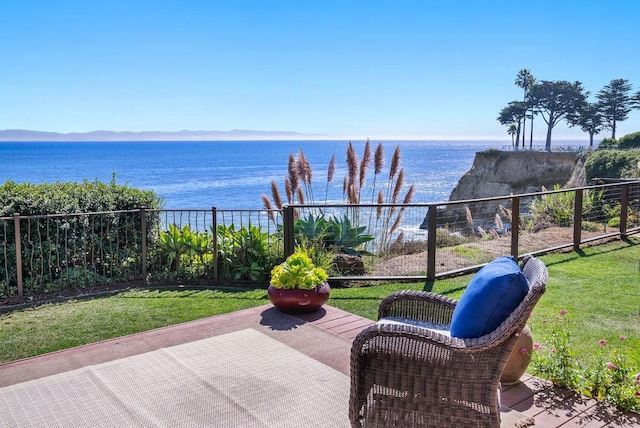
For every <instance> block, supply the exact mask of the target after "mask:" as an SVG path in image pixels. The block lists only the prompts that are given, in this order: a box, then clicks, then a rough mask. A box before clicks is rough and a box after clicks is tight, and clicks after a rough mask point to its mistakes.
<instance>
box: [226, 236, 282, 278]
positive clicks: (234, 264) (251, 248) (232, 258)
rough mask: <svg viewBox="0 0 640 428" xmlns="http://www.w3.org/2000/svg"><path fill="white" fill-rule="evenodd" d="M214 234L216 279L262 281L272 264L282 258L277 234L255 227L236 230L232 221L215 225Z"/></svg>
mask: <svg viewBox="0 0 640 428" xmlns="http://www.w3.org/2000/svg"><path fill="white" fill-rule="evenodd" d="M216 233H217V235H218V236H217V238H218V254H217V257H216V263H218V273H219V276H220V279H228V280H236V281H237V280H249V281H265V280H268V279H269V276H270V272H271V270H272V269H273V267H274V266H275V265H276V264H278V263H280V262H281V261H282V255H281V252H280V251H278V248H277V246H278V243H277V242H278V238H279V237H277V236H269V234H267V233H265V232H263V231H262V230H261V229H260V228H259V227H258V226H254V225H249V226H248V227H247V226H242V227H240V228H239V229H236V228H235V226H234V225H233V224H231V225H229V226H224V225H219V226H218V228H217V230H216ZM280 242H281V241H280Z"/></svg>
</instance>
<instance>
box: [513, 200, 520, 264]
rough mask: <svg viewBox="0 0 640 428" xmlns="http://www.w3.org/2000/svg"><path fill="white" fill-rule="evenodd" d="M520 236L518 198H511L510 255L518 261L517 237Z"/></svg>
mask: <svg viewBox="0 0 640 428" xmlns="http://www.w3.org/2000/svg"><path fill="white" fill-rule="evenodd" d="M519 236H520V197H519V196H512V197H511V255H512V256H513V257H514V258H515V259H516V260H517V259H518V254H519V252H518V245H519V242H518V237H519Z"/></svg>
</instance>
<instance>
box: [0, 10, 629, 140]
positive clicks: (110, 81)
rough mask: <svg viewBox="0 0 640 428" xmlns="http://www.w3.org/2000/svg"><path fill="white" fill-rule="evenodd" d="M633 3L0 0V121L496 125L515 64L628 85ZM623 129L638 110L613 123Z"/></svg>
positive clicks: (51, 127)
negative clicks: (616, 80) (617, 122)
mask: <svg viewBox="0 0 640 428" xmlns="http://www.w3.org/2000/svg"><path fill="white" fill-rule="evenodd" d="M638 16H640V2H637V1H635V0H627V1H619V0H613V1H609V2H604V1H588V0H582V1H557V0H555V1H546V0H541V1H536V2H524V3H523V2H512V1H509V2H506V1H449V0H441V1H430V0H415V1H411V0H394V1H391V0H388V1H378V0H368V1H348V0H337V1H334V0H317V1H316V0H288V1H276V0H254V1H250V0H225V1H222V0H208V1H205V0H162V1H161V0H157V1H145V0H125V1H121V0H110V1H92V0H82V1H71V0H56V1H52V0H41V1H38V0H20V1H14V0H0V41H1V44H0V61H1V62H0V82H1V83H0V88H1V89H0V91H1V94H0V129H31V130H40V131H55V132H65V133H66V132H87V131H93V130H114V131H179V130H183V129H189V130H222V131H227V130H231V129H253V130H265V131H280V130H282V131H296V132H301V133H312V134H316V133H317V134H326V135H329V136H333V137H346V138H365V137H370V138H372V139H378V138H380V139H384V138H425V139H434V138H452V139H460V138H462V139H475V138H505V139H508V136H507V135H506V131H505V128H504V127H503V126H502V125H500V124H499V123H498V122H497V120H496V117H497V116H498V112H499V111H500V109H501V108H502V107H504V106H505V105H506V104H507V103H508V102H509V101H512V100H516V99H520V98H521V97H522V90H521V89H520V88H518V87H516V86H515V85H514V79H515V76H516V74H517V72H518V70H520V69H521V68H528V69H530V70H531V71H532V73H533V74H534V76H535V77H536V78H537V79H540V80H569V81H575V80H579V81H581V82H582V83H583V84H584V86H585V88H586V89H588V90H589V91H591V92H592V93H595V92H597V91H598V90H600V89H601V88H602V86H603V85H605V84H607V83H608V82H609V81H611V80H612V79H617V78H624V79H628V80H629V81H630V82H631V83H632V85H633V88H634V91H637V90H638V89H640V55H638V53H637V52H638V46H640V31H638V29H637V28H638V27H637V17H638ZM537 122H538V123H537V124H536V125H535V126H534V138H538V139H542V138H544V136H545V132H546V127H545V126H543V122H542V120H541V119H538V121H537ZM636 131H640V110H635V111H633V112H632V113H631V114H630V116H629V119H628V120H627V121H625V122H622V123H620V124H619V128H618V131H617V134H618V136H621V135H624V134H626V133H630V132H636ZM603 134H604V133H603ZM603 136H606V134H605V135H600V137H603ZM562 137H573V138H575V137H577V138H582V137H584V138H585V139H586V138H587V136H586V134H584V133H582V132H581V131H579V130H577V129H568V128H566V127H565V126H558V127H556V128H555V129H554V139H560V138H562Z"/></svg>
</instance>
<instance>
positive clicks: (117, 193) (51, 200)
mask: <svg viewBox="0 0 640 428" xmlns="http://www.w3.org/2000/svg"><path fill="white" fill-rule="evenodd" d="M141 207H147V208H160V197H159V196H157V195H156V194H155V193H154V192H152V191H150V190H140V189H136V188H133V187H128V186H126V185H125V186H120V185H117V184H116V183H115V177H114V178H113V180H112V181H111V183H109V184H106V183H103V182H100V181H97V180H96V181H93V182H90V181H86V180H85V181H84V182H83V183H74V182H67V183H61V182H55V183H42V184H31V183H14V182H12V181H6V182H5V183H4V184H3V185H1V186H0V217H6V216H11V215H13V214H15V213H20V214H21V215H25V216H26V215H46V214H68V213H88V212H103V211H119V210H132V209H138V208H141Z"/></svg>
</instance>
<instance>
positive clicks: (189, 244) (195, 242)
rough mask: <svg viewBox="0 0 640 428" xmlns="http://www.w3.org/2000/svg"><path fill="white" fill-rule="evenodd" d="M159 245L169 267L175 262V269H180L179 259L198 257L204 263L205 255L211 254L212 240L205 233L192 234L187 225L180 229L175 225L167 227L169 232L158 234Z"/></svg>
mask: <svg viewBox="0 0 640 428" xmlns="http://www.w3.org/2000/svg"><path fill="white" fill-rule="evenodd" d="M160 244H161V245H162V246H163V249H164V251H165V252H166V257H167V262H168V264H169V267H170V266H171V264H172V263H173V261H174V260H175V262H176V269H177V268H179V267H180V258H181V257H183V256H184V257H186V258H187V259H191V258H193V257H196V256H197V257H198V258H199V259H200V261H204V257H205V255H206V254H207V253H209V254H210V253H211V251H212V249H213V247H212V244H213V239H212V237H211V235H210V234H209V233H207V232H202V233H198V232H193V231H191V228H190V227H189V225H184V226H183V227H182V229H180V228H179V227H178V226H176V225H175V224H170V225H169V230H168V231H166V232H160Z"/></svg>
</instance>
